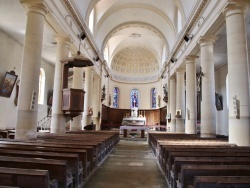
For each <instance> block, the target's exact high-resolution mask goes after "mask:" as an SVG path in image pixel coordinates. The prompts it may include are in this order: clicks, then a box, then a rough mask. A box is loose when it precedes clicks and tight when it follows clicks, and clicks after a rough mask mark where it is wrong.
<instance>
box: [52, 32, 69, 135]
mask: <svg viewBox="0 0 250 188" xmlns="http://www.w3.org/2000/svg"><path fill="white" fill-rule="evenodd" d="M55 39H56V42H57V52H56V63H55V75H54V87H53V104H52V118H51V126H50V129H51V130H50V132H51V133H65V127H66V118H65V116H64V114H63V111H62V80H63V79H62V76H63V75H62V73H63V63H61V60H62V59H64V58H66V57H68V55H69V49H68V48H69V42H70V40H69V38H68V36H64V35H56V36H55Z"/></svg>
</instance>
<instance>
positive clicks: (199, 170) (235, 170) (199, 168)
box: [177, 165, 250, 188]
mask: <svg viewBox="0 0 250 188" xmlns="http://www.w3.org/2000/svg"><path fill="white" fill-rule="evenodd" d="M195 176H250V166H246V165H182V167H181V176H180V179H178V181H177V187H178V188H188V187H192V186H193V184H194V177H195Z"/></svg>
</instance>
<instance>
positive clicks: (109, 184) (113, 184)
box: [84, 140, 168, 188]
mask: <svg viewBox="0 0 250 188" xmlns="http://www.w3.org/2000/svg"><path fill="white" fill-rule="evenodd" d="M84 187H85V188H167V187H168V186H167V183H166V180H165V178H164V176H163V174H162V173H161V171H160V170H159V168H158V165H157V163H156V160H155V159H154V156H153V154H152V152H151V150H150V148H149V146H148V144H147V142H146V141H129V140H120V142H119V143H118V144H117V146H116V148H115V149H114V150H113V152H112V153H111V154H110V155H109V157H108V158H107V159H106V160H105V162H104V163H103V164H101V166H100V167H98V169H97V171H96V172H95V173H94V174H93V175H92V176H91V178H90V179H89V180H88V182H87V183H86V184H85V185H84Z"/></svg>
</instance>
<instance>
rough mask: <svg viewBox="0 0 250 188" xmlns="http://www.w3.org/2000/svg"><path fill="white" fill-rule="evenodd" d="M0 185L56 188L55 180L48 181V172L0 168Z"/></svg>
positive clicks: (21, 187) (26, 187)
mask: <svg viewBox="0 0 250 188" xmlns="http://www.w3.org/2000/svg"><path fill="white" fill-rule="evenodd" d="M0 185H1V186H2V187H3V186H6V187H13V186H15V187H20V188H34V185H35V187H36V188H45V187H46V188H49V187H54V188H57V187H58V184H57V181H56V180H52V181H50V178H49V171H48V170H37V169H22V168H6V167H0Z"/></svg>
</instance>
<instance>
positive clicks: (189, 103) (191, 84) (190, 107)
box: [185, 55, 198, 134]
mask: <svg viewBox="0 0 250 188" xmlns="http://www.w3.org/2000/svg"><path fill="white" fill-rule="evenodd" d="M196 58H198V56H195V55H189V56H187V57H186V59H185V61H186V122H185V133H187V134H196V132H197V130H196V119H197V110H196V97H197V96H196V67H195V59H196Z"/></svg>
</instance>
